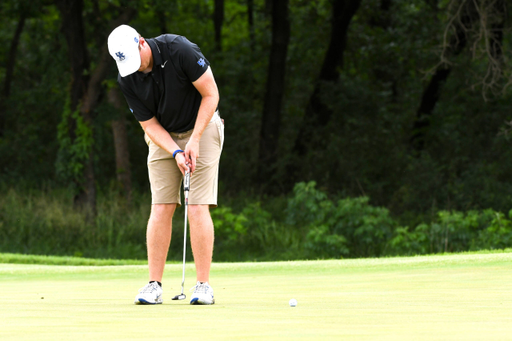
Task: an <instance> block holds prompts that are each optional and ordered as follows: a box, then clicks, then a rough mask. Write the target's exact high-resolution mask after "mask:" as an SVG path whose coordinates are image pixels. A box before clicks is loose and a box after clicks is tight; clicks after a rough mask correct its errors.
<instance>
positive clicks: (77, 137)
mask: <svg viewBox="0 0 512 341" xmlns="http://www.w3.org/2000/svg"><path fill="white" fill-rule="evenodd" d="M55 3H56V5H57V7H58V9H59V11H60V13H61V17H62V30H63V32H64V35H65V37H66V42H67V44H68V55H69V59H70V64H71V69H72V73H71V75H72V79H71V89H70V101H69V108H67V110H65V116H64V117H63V120H64V121H65V122H64V124H62V125H61V126H60V129H59V130H60V131H59V134H60V138H61V141H65V142H63V143H62V144H61V159H60V160H61V162H66V161H64V160H63V159H64V157H62V154H64V155H66V154H69V153H71V160H72V164H71V165H68V167H70V168H71V170H72V171H73V173H74V174H73V180H74V182H75V184H76V187H77V189H78V191H77V194H76V196H75V202H76V203H77V204H79V205H82V206H84V207H86V208H87V209H88V210H90V212H91V213H92V214H95V213H96V183H95V177H94V163H93V162H94V155H93V148H92V145H93V141H94V140H93V137H92V122H93V111H94V109H95V107H96V105H97V104H98V101H99V98H100V94H101V91H102V88H101V83H102V82H103V80H104V79H105V77H106V74H107V71H108V69H109V67H112V61H111V57H110V55H109V53H108V48H107V44H106V41H107V35H108V33H107V32H104V33H103V35H102V36H103V40H102V44H101V45H100V46H101V47H100V48H99V51H100V53H99V56H98V58H97V60H96V63H95V65H96V66H95V68H94V69H93V70H90V69H89V68H90V60H89V53H88V50H87V45H86V39H85V33H84V31H85V28H84V23H83V15H82V13H83V9H84V3H83V0H76V1H74V0H55ZM134 15H135V11H134V10H133V9H132V8H130V7H125V8H123V9H122V10H121V11H120V14H119V16H118V17H117V18H115V19H114V20H113V21H112V22H111V23H110V24H109V25H108V26H109V28H110V30H108V32H110V31H111V30H112V29H113V28H114V27H116V26H118V25H120V24H121V23H125V22H128V21H129V20H130V19H131V18H132V17H133V16H134ZM98 34H99V33H98ZM88 73H89V74H90V76H89V75H87V74H88ZM66 128H67V129H66ZM64 167H66V166H64Z"/></svg>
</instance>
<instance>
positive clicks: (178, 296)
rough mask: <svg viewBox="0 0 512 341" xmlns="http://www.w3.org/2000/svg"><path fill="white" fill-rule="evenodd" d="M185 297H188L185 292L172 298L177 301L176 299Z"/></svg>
mask: <svg viewBox="0 0 512 341" xmlns="http://www.w3.org/2000/svg"><path fill="white" fill-rule="evenodd" d="M185 298H187V296H186V295H185V294H180V295H176V296H174V297H173V298H172V300H173V301H176V300H184V299H185Z"/></svg>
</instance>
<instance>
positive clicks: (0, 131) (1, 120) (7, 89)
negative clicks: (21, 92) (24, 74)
mask: <svg viewBox="0 0 512 341" xmlns="http://www.w3.org/2000/svg"><path fill="white" fill-rule="evenodd" d="M25 19H26V12H25V11H24V10H22V11H21V13H20V18H19V20H18V25H17V26H16V30H15V31H14V36H13V37H12V40H11V47H10V48H9V55H8V57H7V65H6V67H5V79H4V88H3V91H2V94H1V95H0V98H1V100H0V138H1V137H3V136H4V130H5V107H4V106H5V101H6V100H7V99H8V98H9V96H10V95H11V84H12V75H13V73H14V66H15V65H16V52H17V51H18V46H19V43H20V36H21V32H23V27H24V26H25Z"/></svg>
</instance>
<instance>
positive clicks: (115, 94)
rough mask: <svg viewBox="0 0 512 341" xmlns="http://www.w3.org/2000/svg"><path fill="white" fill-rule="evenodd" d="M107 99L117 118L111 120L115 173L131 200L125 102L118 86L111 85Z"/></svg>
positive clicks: (127, 197)
mask: <svg viewBox="0 0 512 341" xmlns="http://www.w3.org/2000/svg"><path fill="white" fill-rule="evenodd" d="M108 101H109V103H110V104H111V105H112V106H113V107H114V108H115V109H116V111H117V118H116V119H114V120H112V133H113V135H114V146H115V152H116V174H117V181H118V184H119V187H120V188H121V191H122V192H123V194H124V195H125V196H126V200H127V201H128V202H131V195H132V174H131V167H130V151H129V149H128V134H127V133H126V120H125V115H124V114H123V112H124V109H125V108H126V103H125V101H124V100H123V98H122V96H121V94H120V92H119V88H118V87H117V86H116V87H112V88H110V90H109V92H108Z"/></svg>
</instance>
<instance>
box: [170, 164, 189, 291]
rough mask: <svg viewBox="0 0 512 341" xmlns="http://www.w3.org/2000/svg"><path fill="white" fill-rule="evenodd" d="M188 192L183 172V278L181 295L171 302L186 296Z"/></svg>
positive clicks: (187, 184) (187, 182) (187, 177)
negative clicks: (184, 291)
mask: <svg viewBox="0 0 512 341" xmlns="http://www.w3.org/2000/svg"><path fill="white" fill-rule="evenodd" d="M189 190H190V173H189V172H188V171H187V172H185V176H184V177H183V194H185V230H184V233H183V277H182V279H181V294H179V295H176V296H174V297H173V298H172V299H173V300H184V299H185V298H187V296H186V295H185V294H184V293H183V288H184V286H185V256H186V252H187V217H188V216H187V208H188V191H189Z"/></svg>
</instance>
